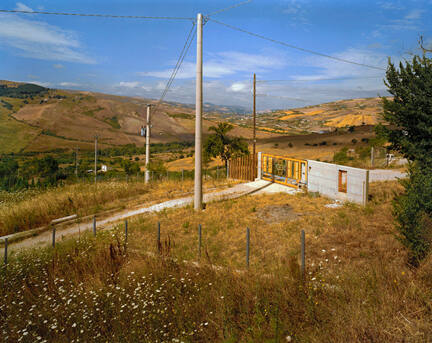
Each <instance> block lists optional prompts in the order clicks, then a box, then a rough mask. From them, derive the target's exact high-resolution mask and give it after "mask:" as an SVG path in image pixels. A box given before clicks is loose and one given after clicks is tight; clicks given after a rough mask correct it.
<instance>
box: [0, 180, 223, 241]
mask: <svg viewBox="0 0 432 343" xmlns="http://www.w3.org/2000/svg"><path fill="white" fill-rule="evenodd" d="M225 183H226V180H224V179H220V180H206V181H205V182H204V186H205V187H204V189H206V188H211V187H218V186H220V185H223V184H225ZM192 190H193V181H192V180H185V181H184V182H176V181H164V182H159V183H150V184H148V185H146V184H145V183H143V182H126V181H104V182H99V183H98V185H97V187H96V188H95V186H94V185H93V184H92V183H88V182H82V183H77V184H71V185H66V186H59V187H55V188H51V189H48V190H46V191H40V192H39V191H34V190H30V191H23V192H19V193H1V194H0V235H6V234H9V233H14V232H20V231H25V230H29V229H33V228H37V227H40V226H42V225H47V224H49V223H50V222H51V220H53V219H55V218H60V217H64V216H68V215H71V214H77V215H78V216H79V217H81V216H86V215H89V214H94V213H98V212H101V211H105V210H110V209H115V208H125V206H126V205H131V201H132V203H135V205H136V204H137V202H138V203H139V204H144V203H151V202H154V201H155V200H156V199H157V200H158V201H164V200H167V199H172V198H174V197H181V196H184V193H186V192H191V191H192Z"/></svg>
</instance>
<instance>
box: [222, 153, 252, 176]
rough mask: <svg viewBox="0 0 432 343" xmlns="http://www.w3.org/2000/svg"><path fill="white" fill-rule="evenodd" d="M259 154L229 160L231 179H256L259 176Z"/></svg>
mask: <svg viewBox="0 0 432 343" xmlns="http://www.w3.org/2000/svg"><path fill="white" fill-rule="evenodd" d="M257 161H258V158H257V155H255V159H254V158H253V156H252V155H248V156H243V157H238V158H233V159H231V160H230V161H229V168H228V170H229V177H230V178H231V179H237V180H246V181H254V180H255V178H256V177H257Z"/></svg>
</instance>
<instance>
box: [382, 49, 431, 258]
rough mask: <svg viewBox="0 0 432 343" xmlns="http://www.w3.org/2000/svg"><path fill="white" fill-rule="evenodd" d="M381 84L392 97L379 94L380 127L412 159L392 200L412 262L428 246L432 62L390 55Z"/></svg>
mask: <svg viewBox="0 0 432 343" xmlns="http://www.w3.org/2000/svg"><path fill="white" fill-rule="evenodd" d="M385 84H386V85H387V87H388V91H389V92H390V93H391V94H392V95H393V99H391V100H389V99H386V98H383V107H384V112H383V118H384V119H385V120H386V121H387V122H388V123H389V124H390V125H389V126H387V127H384V126H382V127H381V128H380V130H382V131H383V133H384V135H385V136H386V137H387V139H388V140H389V142H390V143H391V148H392V149H395V150H397V151H399V152H400V153H402V154H403V155H404V156H405V157H406V158H408V159H409V160H410V161H411V165H410V168H409V178H408V179H407V180H403V181H401V182H402V185H403V186H404V188H405V192H404V193H403V194H401V195H399V196H398V197H396V199H395V201H394V207H393V209H394V215H395V219H396V227H397V229H398V230H399V233H400V235H399V239H400V241H401V242H402V243H403V244H404V245H405V246H406V247H407V248H408V249H409V251H410V263H411V264H413V265H415V266H417V265H418V264H419V263H420V261H421V260H422V259H424V258H425V257H426V256H427V255H428V253H429V251H430V249H431V246H432V154H431V150H432V63H431V59H430V58H428V57H427V56H426V51H425V50H423V55H422V56H414V57H413V59H412V61H411V62H409V61H406V62H405V63H402V62H401V63H400V64H399V69H397V68H396V67H395V66H394V64H393V63H391V61H390V60H389V65H388V68H387V73H386V81H385Z"/></svg>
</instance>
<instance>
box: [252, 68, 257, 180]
mask: <svg viewBox="0 0 432 343" xmlns="http://www.w3.org/2000/svg"><path fill="white" fill-rule="evenodd" d="M255 154H256V74H255V73H254V75H253V149H252V156H253V157H252V160H253V172H254V178H255V176H256V175H255V168H256V167H257V166H256V161H255Z"/></svg>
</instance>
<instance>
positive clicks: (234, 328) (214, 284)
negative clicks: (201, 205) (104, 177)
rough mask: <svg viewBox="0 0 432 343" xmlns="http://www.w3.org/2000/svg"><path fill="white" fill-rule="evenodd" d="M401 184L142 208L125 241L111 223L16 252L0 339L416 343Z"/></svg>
mask: <svg viewBox="0 0 432 343" xmlns="http://www.w3.org/2000/svg"><path fill="white" fill-rule="evenodd" d="M400 191H401V189H400V186H399V185H398V184H397V183H390V182H387V183H383V184H375V185H372V187H371V193H372V196H373V197H372V201H371V202H370V204H369V205H368V206H367V207H366V208H361V207H358V206H355V205H351V204H347V205H346V206H344V207H342V208H339V209H327V208H325V207H323V205H324V204H326V203H327V202H328V201H326V200H325V199H324V198H319V197H318V198H314V197H310V196H308V195H305V196H289V195H280V194H279V195H265V196H259V197H256V198H255V197H254V198H248V197H247V198H243V199H241V200H236V201H227V202H220V203H212V204H208V205H207V208H206V210H205V211H204V212H203V213H198V214H197V213H195V212H193V211H192V210H191V209H190V208H186V209H179V210H170V211H166V212H164V213H162V214H161V215H159V216H158V217H156V216H153V215H147V216H142V217H138V218H136V220H134V221H132V222H131V223H130V226H129V228H130V235H129V239H128V243H127V244H126V246H127V250H126V251H125V249H124V247H125V242H124V236H123V233H122V231H123V228H122V227H118V228H117V229H115V230H113V231H106V232H100V233H98V238H97V239H93V238H91V237H90V236H85V237H82V236H81V238H80V240H77V241H75V240H69V241H65V242H63V243H61V244H59V245H58V246H57V248H56V249H51V248H50V249H48V248H47V249H39V250H34V251H29V252H26V253H22V254H20V255H15V256H14V257H13V258H12V260H11V264H10V265H8V267H7V269H3V270H2V271H1V273H0V284H1V287H0V318H1V319H0V332H2V334H3V338H4V340H5V341H6V342H17V341H23V342H34V341H36V342H38V341H45V342H48V341H55V342H63V341H68V342H78V341H94V342H105V341H110V342H137V341H146V342H282V341H291V342H347V341H350V342H426V341H428V340H429V339H430V337H431V334H432V301H431V299H432V291H431V289H432V277H431V275H432V258H431V257H429V258H428V259H427V260H426V261H425V262H424V264H423V265H422V266H421V267H420V268H419V269H416V270H412V269H410V268H408V267H407V265H406V263H405V261H406V251H405V250H404V248H403V247H402V245H401V244H399V242H398V241H397V240H396V239H395V238H394V234H395V230H394V228H393V224H392V216H391V199H392V197H393V193H394V192H400ZM269 205H271V206H278V205H289V206H291V207H292V209H293V210H294V212H297V214H298V215H299V214H300V213H302V214H303V215H299V216H298V217H297V219H292V218H291V221H287V220H284V219H283V216H282V217H280V218H279V219H278V221H275V222H273V223H268V222H266V221H264V220H262V219H260V217H259V214H260V213H262V212H261V211H262V209H263V208H265V207H268V206H269ZM156 220H160V221H161V223H162V226H161V228H162V241H163V243H164V244H163V248H162V255H161V256H160V257H159V256H158V253H157V250H156V246H155V223H156ZM197 223H202V224H203V232H204V233H205V238H204V239H203V242H204V248H203V252H204V253H203V256H202V259H201V263H200V265H199V266H198V265H195V264H193V263H191V262H190V261H191V260H196V243H197V241H196V225H197ZM246 225H249V226H250V228H251V230H252V236H251V266H250V269H249V271H247V272H246V269H245V268H244V248H245V247H244V230H245V226H246ZM300 229H304V230H305V231H306V254H307V275H306V283H305V285H303V284H302V282H301V281H300V277H299V272H298V269H299V268H298V249H299V248H298V246H299V242H298V241H299V231H300ZM168 234H169V237H170V239H169V240H168ZM165 242H166V243H165ZM168 242H170V243H168ZM183 259H185V260H186V259H187V261H186V262H183ZM215 266H221V267H222V268H216V267H215ZM238 269H239V271H236V270H238Z"/></svg>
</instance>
